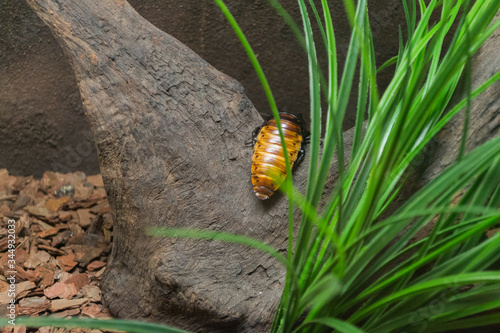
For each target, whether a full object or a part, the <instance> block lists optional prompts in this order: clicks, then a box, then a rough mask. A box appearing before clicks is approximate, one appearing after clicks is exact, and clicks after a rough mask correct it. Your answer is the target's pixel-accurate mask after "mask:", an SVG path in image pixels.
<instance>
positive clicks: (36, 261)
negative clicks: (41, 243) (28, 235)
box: [24, 251, 51, 269]
mask: <svg viewBox="0 0 500 333" xmlns="http://www.w3.org/2000/svg"><path fill="white" fill-rule="evenodd" d="M50 258H51V255H50V254H48V253H47V252H45V251H37V252H35V253H32V254H31V255H30V257H29V259H28V260H26V261H25V262H24V267H25V268H32V269H35V268H36V267H37V266H39V265H40V264H43V263H46V262H49V260H50Z"/></svg>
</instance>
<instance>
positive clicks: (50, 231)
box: [37, 226, 60, 238]
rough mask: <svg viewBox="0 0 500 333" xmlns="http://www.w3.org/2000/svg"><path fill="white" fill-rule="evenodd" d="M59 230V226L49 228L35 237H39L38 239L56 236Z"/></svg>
mask: <svg viewBox="0 0 500 333" xmlns="http://www.w3.org/2000/svg"><path fill="white" fill-rule="evenodd" d="M59 230H60V229H59V226H56V227H53V228H50V229H48V230H44V231H42V232H39V233H38V235H37V236H38V237H40V238H45V237H49V236H54V235H56V234H57V233H58V232H59Z"/></svg>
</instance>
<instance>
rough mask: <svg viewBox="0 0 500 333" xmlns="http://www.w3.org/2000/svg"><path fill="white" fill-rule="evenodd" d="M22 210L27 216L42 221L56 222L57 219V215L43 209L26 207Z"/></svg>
mask: <svg viewBox="0 0 500 333" xmlns="http://www.w3.org/2000/svg"><path fill="white" fill-rule="evenodd" d="M24 210H25V211H27V212H28V213H29V214H31V215H33V216H36V217H38V218H40V219H42V220H44V221H48V222H52V221H54V222H55V221H57V220H56V218H57V217H58V215H57V214H55V213H54V212H52V211H50V210H49V209H47V208H45V207H37V206H26V207H24Z"/></svg>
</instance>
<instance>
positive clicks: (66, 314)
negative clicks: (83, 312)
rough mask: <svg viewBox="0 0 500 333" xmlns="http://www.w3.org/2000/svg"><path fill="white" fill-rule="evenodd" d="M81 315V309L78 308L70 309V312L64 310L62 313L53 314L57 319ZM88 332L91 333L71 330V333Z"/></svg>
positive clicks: (82, 331) (78, 329) (84, 332)
mask: <svg viewBox="0 0 500 333" xmlns="http://www.w3.org/2000/svg"><path fill="white" fill-rule="evenodd" d="M79 313H80V309H78V308H76V309H68V310H64V311H61V312H56V313H54V314H52V316H54V317H56V318H65V317H72V316H76V315H77V314H79ZM66 332H67V331H66ZM66 332H64V331H63V332H60V333H66ZM87 332H89V331H88V330H85V331H84V330H82V329H81V328H73V329H71V331H70V332H69V333H87Z"/></svg>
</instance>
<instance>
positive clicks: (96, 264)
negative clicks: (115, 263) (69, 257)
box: [87, 260, 106, 271]
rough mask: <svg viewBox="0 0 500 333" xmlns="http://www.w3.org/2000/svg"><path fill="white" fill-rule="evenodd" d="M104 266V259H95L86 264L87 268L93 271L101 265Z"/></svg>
mask: <svg viewBox="0 0 500 333" xmlns="http://www.w3.org/2000/svg"><path fill="white" fill-rule="evenodd" d="M104 266H106V263H105V262H104V261H99V260H95V261H92V262H91V263H90V264H88V265H87V269H88V270H89V271H95V270H97V269H99V268H101V267H104Z"/></svg>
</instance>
